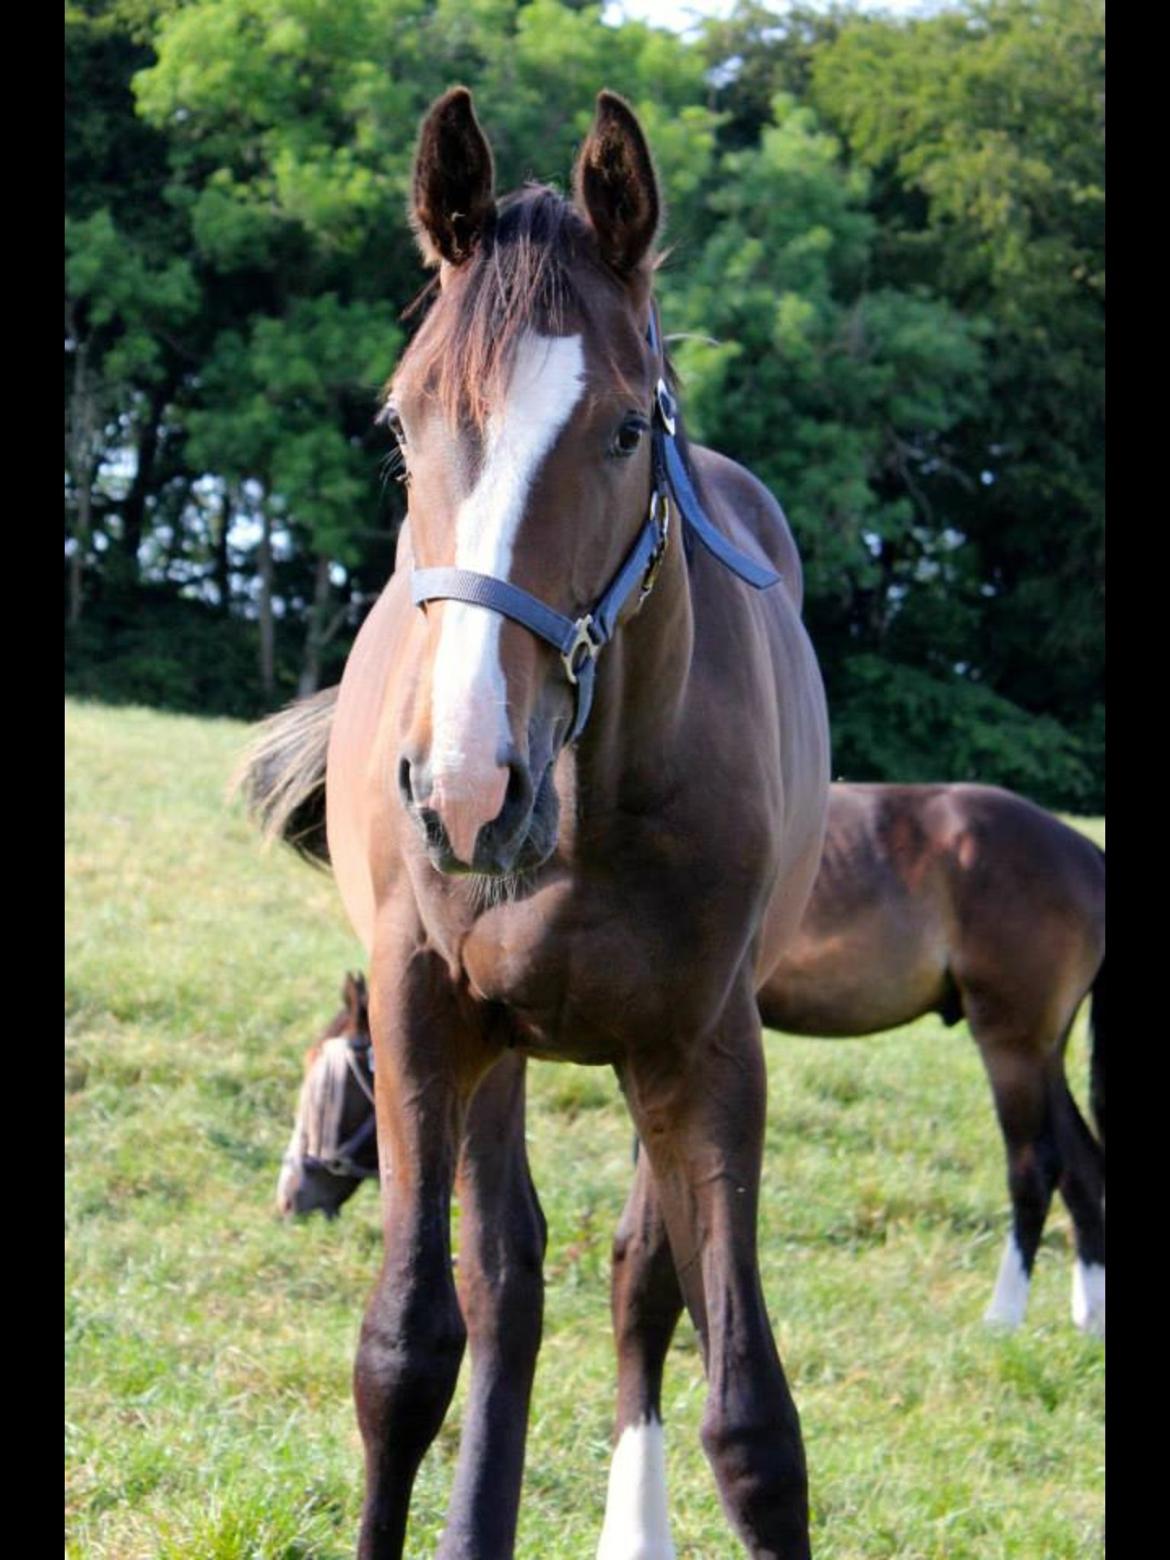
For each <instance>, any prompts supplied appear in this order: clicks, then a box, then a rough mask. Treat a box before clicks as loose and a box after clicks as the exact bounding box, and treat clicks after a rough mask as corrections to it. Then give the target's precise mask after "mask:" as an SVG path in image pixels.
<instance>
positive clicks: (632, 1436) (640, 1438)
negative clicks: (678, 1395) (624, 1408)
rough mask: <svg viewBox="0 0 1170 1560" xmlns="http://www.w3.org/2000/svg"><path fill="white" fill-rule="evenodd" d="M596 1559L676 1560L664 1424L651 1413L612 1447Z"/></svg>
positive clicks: (627, 1428) (628, 1430)
mask: <svg viewBox="0 0 1170 1560" xmlns="http://www.w3.org/2000/svg"><path fill="white" fill-rule="evenodd" d="M597 1560H674V1544H673V1543H672V1542H671V1537H670V1521H669V1518H668V1516H667V1509H666V1455H665V1449H664V1445H663V1439H662V1424H661V1422H660V1421H659V1420H658V1419H657V1418H656V1417H655V1416H654V1415H653V1414H652V1415H650V1417H649V1418H647V1419H642V1420H639V1421H638V1423H637V1424H634V1425H627V1426H626V1428H625V1429H624V1430H623V1431H622V1433H621V1436H620V1438H619V1440H618V1444H617V1446H616V1447H615V1448H614V1454H613V1462H612V1463H611V1464H610V1468H609V1492H608V1494H607V1495H606V1500H605V1523H604V1525H603V1527H602V1530H601V1542H600V1543H599V1544H598V1546H597Z"/></svg>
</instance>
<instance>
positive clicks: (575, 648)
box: [410, 306, 780, 746]
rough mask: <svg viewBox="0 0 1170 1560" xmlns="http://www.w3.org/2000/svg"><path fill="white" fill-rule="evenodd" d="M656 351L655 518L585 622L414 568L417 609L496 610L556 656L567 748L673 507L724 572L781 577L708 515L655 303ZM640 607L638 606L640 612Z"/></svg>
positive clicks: (467, 577) (646, 589)
mask: <svg viewBox="0 0 1170 1560" xmlns="http://www.w3.org/2000/svg"><path fill="white" fill-rule="evenodd" d="M646 340H647V341H648V343H649V345H650V350H651V351H652V352H653V353H654V355H655V356H656V357H657V358H658V359H659V360H660V361H661V362H662V375H661V376H660V377H659V380H658V383H657V385H656V386H655V390H654V406H653V410H652V414H651V425H650V441H651V444H650V459H651V467H652V470H653V475H654V487H653V490H652V491H651V494H650V513H649V515H648V516H647V519H646V523H645V525H644V526H643V527H642V529H641V531H639V533H638V536H637V539H636V541H635V542H634V545H633V547H632V548H631V549H630V551H629V553H628V555H627V557H626V560H625V562H624V563H623V564H622V566H621V568H620V569H619V570H618V571H617V573H616V574H615V575H614V577H613V580H612V581H611V582H610V584H609V586H608V587H607V588H606V590H605V591H604V593H603V594H602V596H601V597H600V599H599V600H598V602H597V604H596V606H595V607H594V608H593V609H592V611H590V612H586V613H584V614H583V615H582V616H581V617H579V618H568V617H565V616H564V615H563V613H560V612H556V611H554V610H553V608H552V607H550V606H546V605H545V603H544V602H543V601H540V600H538V599H537V597H535V596H533V595H531V594H530V593H529V592H528V591H526V590H522V589H521V587H520V586H519V585H512V584H510V583H509V582H508V581H507V580H499V579H496V578H495V576H494V575H490V574H477V573H475V571H474V570H472V569H415V570H414V571H413V573H412V574H411V583H410V592H411V599H412V601H413V602H414V605H415V606H416V607H421V606H425V605H426V603H427V602H428V601H464V602H467V603H468V604H469V605H471V606H475V607H486V608H487V609H488V611H490V612H498V613H500V614H501V616H503V617H506V618H511V620H512V621H513V622H514V623H520V624H522V625H523V627H525V628H526V629H528V630H529V632H530V633H533V634H535V635H536V637H537V638H538V639H543V640H544V641H545V643H546V644H550V645H551V646H552V647H553V649H554V650H556V651H558V652H559V654H560V657H561V664H562V665H563V666H564V669H565V676H566V677H567V678H568V680H569V682H570V683H571V684H572V686H573V687H574V688H575V689H576V690H577V708H576V714H575V716H574V720H573V729H572V730H571V731H570V732H569V735H568V737H567V738H566V746H567V745H568V744H569V743H572V742H575V741H576V740H577V738H578V737H579V736H580V735H581V732H582V731H583V730H584V729H585V722H586V721H587V720H588V719H589V711H590V709H591V708H592V706H593V687H594V682H595V679H596V673H597V657H598V656H599V655H600V653H601V651H602V650H603V649H604V648H605V646H606V645H607V644H608V643H609V641H610V640H611V639H612V638H613V636H614V633H615V632H616V630H617V622H618V618H619V616H620V615H621V611H622V608H623V607H624V606H625V604H626V602H627V601H628V600H629V599H630V597H631V596H632V595H633V593H634V590H635V588H636V587H638V586H639V585H640V587H641V594H640V596H639V597H638V607H641V605H642V603H643V602H644V601H645V600H646V597H647V596H648V595H649V594H650V592H651V591H652V590H653V589H654V581H655V579H656V578H657V576H658V569H659V566H660V564H661V563H662V559H663V555H664V554H665V552H666V545H667V542H668V541H669V539H670V505H671V502H672V501H673V502H674V505H675V507H676V508H677V509H678V512H679V515H680V517H681V519H682V523H683V525H684V526H685V527H686V531H687V535H688V538H691V537H693V538H694V539H695V540H697V541H699V542H701V543H702V544H703V546H704V547H705V548H706V549H707V551H708V552H709V553H710V554H711V555H712V556H713V557H715V558H717V559H718V560H719V562H720V563H721V564H723V565H724V567H725V568H728V569H730V570H731V572H732V573H733V574H735V575H737V576H738V578H739V579H741V580H743V581H744V583H745V584H747V585H751V586H752V587H753V588H754V589H755V590H767V589H768V588H769V587H770V586H772V585H778V584H779V583H780V576H779V575H778V574H777V573H776V571H775V570H774V569H771V568H769V567H768V566H767V565H766V564H763V563H758V562H757V561H756V560H755V559H754V558H749V557H748V556H747V554H746V553H742V552H740V551H739V549H738V548H737V547H733V546H732V544H731V543H730V542H729V541H728V540H727V538H726V537H725V536H724V535H723V534H722V533H721V532H719V531H717V530H716V529H715V527H714V526H713V525H712V523H711V521H710V520H709V519H708V518H707V515H706V514H705V513H704V511H703V506H702V505H701V504H700V502H699V499H698V495H697V494H696V492H695V489H694V487H693V485H692V483H691V479H690V474H689V473H688V471H687V468H686V465H685V463H684V461H683V458H682V453H681V451H680V450H679V447H678V440H677V437H676V433H675V415H676V412H677V406H676V403H675V399H674V397H673V396H672V395H671V393H670V391H669V389H668V388H667V385H666V364H665V360H664V359H663V356H662V349H661V346H660V342H659V335H658V325H657V319H656V315H655V310H654V308H653V306H652V307H651V310H650V324H649V326H648V327H647V330H646ZM635 610H637V608H635Z"/></svg>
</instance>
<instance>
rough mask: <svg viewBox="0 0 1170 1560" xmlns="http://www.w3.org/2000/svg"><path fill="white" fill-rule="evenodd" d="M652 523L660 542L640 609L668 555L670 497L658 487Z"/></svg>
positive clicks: (644, 579) (644, 578)
mask: <svg viewBox="0 0 1170 1560" xmlns="http://www.w3.org/2000/svg"><path fill="white" fill-rule="evenodd" d="M660 383H661V381H660ZM650 524H651V525H656V526H657V527H658V535H659V542H658V546H657V547H656V548H655V549H654V551H653V553H652V554H651V555H650V562H649V564H648V565H647V566H646V573H645V574H644V575H643V576H642V590H641V594H640V595H639V597H638V609H640V608H641V606H642V603H643V602H644V601H645V600H646V597H647V596H648V595H649V594H650V592H651V591H652V590H653V589H654V582H655V580H657V578H658V571H659V570H660V569H661V567H662V560H663V558H665V557H666V544H667V542H669V540H670V499H669V498H668V497H667V495H666V494H665V493H664V492H663V490H662V489H661V488H658V487H656V488H655V489H654V492H653V493H652V494H651V495H650Z"/></svg>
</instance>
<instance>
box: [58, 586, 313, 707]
mask: <svg viewBox="0 0 1170 1560" xmlns="http://www.w3.org/2000/svg"><path fill="white" fill-rule="evenodd" d="M278 650H282V651H283V654H282V655H280V656H279V657H278V667H277V687H278V689H279V691H280V696H281V697H282V698H283V699H289V698H291V697H292V696H293V694H294V693H295V691H296V658H295V654H293V653H290V652H292V651H293V646H291V645H289V644H287V642H283V641H280V642H278ZM65 688H66V691H67V692H68V693H71V694H76V695H78V696H80V697H84V698H91V699H92V698H98V699H102V700H104V701H105V702H106V703H109V704H145V705H152V706H154V707H155V708H156V709H163V710H180V711H184V712H186V713H188V714H191V715H200V714H202V713H203V712H204V711H206V710H218V711H220V712H221V713H222V714H224V715H234V716H236V717H237V718H238V719H242V720H250V719H255V718H256V717H258V716H259V715H262V714H263V713H264V711H265V700H264V695H263V693H262V691H261V688H260V680H259V677H258V675H257V669H256V649H255V645H254V643H253V631H252V630H251V628H250V626H249V625H248V624H247V623H246V622H244V621H243V620H242V619H240V618H234V617H227V616H225V615H224V614H222V613H219V612H215V611H214V610H213V609H212V608H210V607H209V606H207V605H205V604H204V603H203V602H201V601H185V600H183V599H182V598H179V597H176V596H175V595H174V593H173V592H171V591H168V590H160V589H159V588H158V587H157V586H156V587H154V588H153V589H149V588H142V589H139V590H136V591H135V592H134V593H133V595H128V594H126V593H125V592H107V593H106V595H105V596H103V597H101V598H98V599H97V600H96V601H94V602H92V603H91V605H90V609H89V611H88V612H87V613H86V614H85V615H84V616H83V617H82V619H81V621H80V623H78V624H76V625H75V626H74V627H71V628H69V629H68V631H67V632H66V636H65Z"/></svg>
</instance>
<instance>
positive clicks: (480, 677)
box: [431, 331, 585, 861]
mask: <svg viewBox="0 0 1170 1560" xmlns="http://www.w3.org/2000/svg"><path fill="white" fill-rule="evenodd" d="M584 382H585V353H584V350H583V348H582V345H581V337H580V336H538V335H537V334H536V333H535V332H534V331H526V332H525V333H524V335H522V336H521V337H520V340H519V341H518V343H517V346H516V356H515V360H514V365H513V369H512V375H511V379H510V381H509V385H508V394H507V398H506V400H505V402H504V405H503V406H502V407H500V408H498V409H497V410H496V411H493V412H492V414H491V416H490V417H489V418H488V423H487V428H486V431H485V440H484V460H483V467H482V469H481V471H480V473H479V477H478V480H477V481H476V484H475V487H474V488H473V489H472V490H471V492H470V493H469V494H468V495H467V497H466V498H465V499H464V500H463V502H462V503H461V504H460V506H459V511H458V513H457V515H456V517H455V567H456V568H459V569H472V570H474V571H475V572H476V573H477V574H490V575H493V576H494V577H495V578H496V579H501V580H506V579H507V578H508V574H509V570H510V569H511V566H512V550H513V547H514V546H515V541H516V533H517V531H518V529H519V526H520V522H521V520H522V519H523V517H524V511H525V507H526V504H527V500H528V493H529V489H530V488H531V486H532V481H533V478H534V477H535V476H536V473H537V471H538V470H539V468H540V464H541V462H542V461H543V460H544V458H545V456H546V455H547V454H548V453H549V451H550V450H551V449H552V447H553V445H554V444H555V443H556V440H557V437H558V435H559V434H560V432H561V430H562V429H563V428H564V426H565V424H566V423H567V421H568V419H569V415H570V413H571V412H572V410H573V408H574V407H575V406H576V404H577V402H578V400H579V399H580V396H581V390H582V386H583V385H584ZM442 610H443V626H442V630H441V632H440V635H439V648H438V652H437V654H436V656H435V667H434V679H433V687H432V705H431V714H432V747H431V774H432V778H433V781H434V787H435V789H434V806H435V807H436V809H437V810H438V812H439V814H440V816H441V817H442V818H443V821H444V823H445V824H446V826H447V832H448V835H449V837H450V839H451V844H452V846H453V847H454V849H455V852H456V854H457V855H458V856H459V857H460V859H461V860H463V861H468V860H470V858H471V853H472V851H473V849H474V846H475V836H476V834H477V833H478V832H479V828H480V826H481V825H482V824H484V823H490V822H491V820H492V819H493V818H494V817H496V815H497V814H498V812H499V810H500V808H501V807H502V806H503V801H504V792H505V790H506V787H507V778H508V777H507V771H506V770H505V769H503V768H501V766H500V762H499V757H500V754H501V753H503V752H504V751H505V749H506V748H507V746H508V740H509V735H508V721H507V712H506V705H507V689H506V688H505V685H504V674H503V669H502V667H501V665H500V628H501V626H502V619H501V618H500V615H499V613H497V612H492V611H490V610H489V609H487V608H486V607H475V606H471V605H470V604H468V603H466V602H461V601H445V602H443V604H442ZM481 814H482V816H481Z"/></svg>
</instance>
